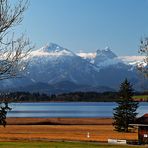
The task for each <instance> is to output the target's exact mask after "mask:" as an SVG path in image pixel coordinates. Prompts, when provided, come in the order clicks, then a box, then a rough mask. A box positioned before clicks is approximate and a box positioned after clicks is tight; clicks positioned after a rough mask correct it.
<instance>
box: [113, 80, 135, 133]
mask: <svg viewBox="0 0 148 148" xmlns="http://www.w3.org/2000/svg"><path fill="white" fill-rule="evenodd" d="M132 96H133V88H132V85H131V84H130V82H128V80H127V79H125V80H124V82H123V83H121V85H120V90H119V97H120V99H119V101H118V102H116V103H117V104H118V106H117V107H116V108H114V113H113V115H114V117H113V120H114V122H113V125H114V127H115V130H117V131H119V132H128V127H130V125H129V124H131V123H134V121H135V118H136V116H137V112H136V110H137V108H138V102H135V101H134V100H133V99H132Z"/></svg>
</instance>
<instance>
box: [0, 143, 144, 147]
mask: <svg viewBox="0 0 148 148" xmlns="http://www.w3.org/2000/svg"><path fill="white" fill-rule="evenodd" d="M107 147H109V148H142V147H144V146H142V147H141V146H127V145H123V146H122V145H108V144H97V143H87V142H83V143H80V142H0V148H107Z"/></svg>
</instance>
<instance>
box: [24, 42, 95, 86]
mask: <svg viewBox="0 0 148 148" xmlns="http://www.w3.org/2000/svg"><path fill="white" fill-rule="evenodd" d="M97 73H98V69H97V68H95V66H94V65H92V64H91V63H89V62H87V61H86V60H84V59H82V58H81V57H79V56H77V55H76V54H74V53H73V52H71V51H70V50H68V49H65V48H62V47H60V46H59V45H57V44H54V43H51V44H49V45H48V46H45V47H43V48H41V49H39V50H37V51H34V52H32V54H31V57H30V64H29V67H28V74H27V77H29V78H31V79H33V81H34V82H44V83H45V82H46V83H48V84H54V83H57V82H60V81H71V82H74V83H76V84H96V79H97V77H98V76H97Z"/></svg>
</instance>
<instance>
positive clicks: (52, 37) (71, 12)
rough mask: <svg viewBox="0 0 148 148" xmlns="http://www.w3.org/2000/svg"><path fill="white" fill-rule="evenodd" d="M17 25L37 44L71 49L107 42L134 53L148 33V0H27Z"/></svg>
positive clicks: (86, 48)
mask: <svg viewBox="0 0 148 148" xmlns="http://www.w3.org/2000/svg"><path fill="white" fill-rule="evenodd" d="M20 29H21V31H22V32H24V31H25V32H26V35H27V36H28V37H29V38H30V40H31V41H32V42H33V43H34V44H35V45H36V48H40V47H42V46H44V45H46V44H47V43H49V42H54V43H57V44H59V45H61V46H63V47H66V48H68V49H70V50H72V51H73V52H78V51H80V50H82V51H84V52H94V51H95V50H96V49H98V48H105V47H106V46H109V47H110V48H111V49H112V50H113V51H114V52H115V53H116V54H117V55H137V54H138V46H139V42H140V39H141V37H146V36H148V0H30V6H29V9H28V10H27V11H26V12H25V16H24V21H23V22H22V25H21V27H20Z"/></svg>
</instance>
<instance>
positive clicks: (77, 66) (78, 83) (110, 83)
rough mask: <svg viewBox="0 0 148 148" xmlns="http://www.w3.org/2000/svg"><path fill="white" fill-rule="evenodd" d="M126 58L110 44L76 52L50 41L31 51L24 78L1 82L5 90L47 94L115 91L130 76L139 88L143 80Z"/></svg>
mask: <svg viewBox="0 0 148 148" xmlns="http://www.w3.org/2000/svg"><path fill="white" fill-rule="evenodd" d="M127 59H128V58H123V57H118V56H117V55H116V54H115V53H114V52H113V51H112V50H111V49H110V48H108V47H107V48H105V49H102V50H97V51H96V53H91V54H90V53H79V54H76V53H74V52H72V51H70V50H68V49H66V48H63V47H61V46H59V45H57V44H54V43H50V44H48V45H46V46H44V47H42V48H40V49H38V50H35V51H32V53H31V54H30V56H29V58H28V59H27V60H28V61H29V66H28V68H27V72H26V73H25V75H24V77H23V79H14V80H7V81H3V82H1V84H0V85H1V88H3V89H6V88H8V89H9V90H15V91H16V90H17V91H18V90H19V91H40V92H46V93H60V92H71V91H113V90H117V89H118V86H119V84H120V83H121V82H122V81H123V80H124V79H125V78H128V79H129V80H130V81H131V82H132V83H133V84H134V85H135V88H136V89H138V90H139V89H141V88H140V86H141V85H142V84H143V82H142V81H141V78H140V77H139V75H138V74H137V72H136V68H133V62H132V65H130V64H129V63H131V62H127V61H128V60H127ZM125 61H126V62H125ZM146 84H147V83H146Z"/></svg>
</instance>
